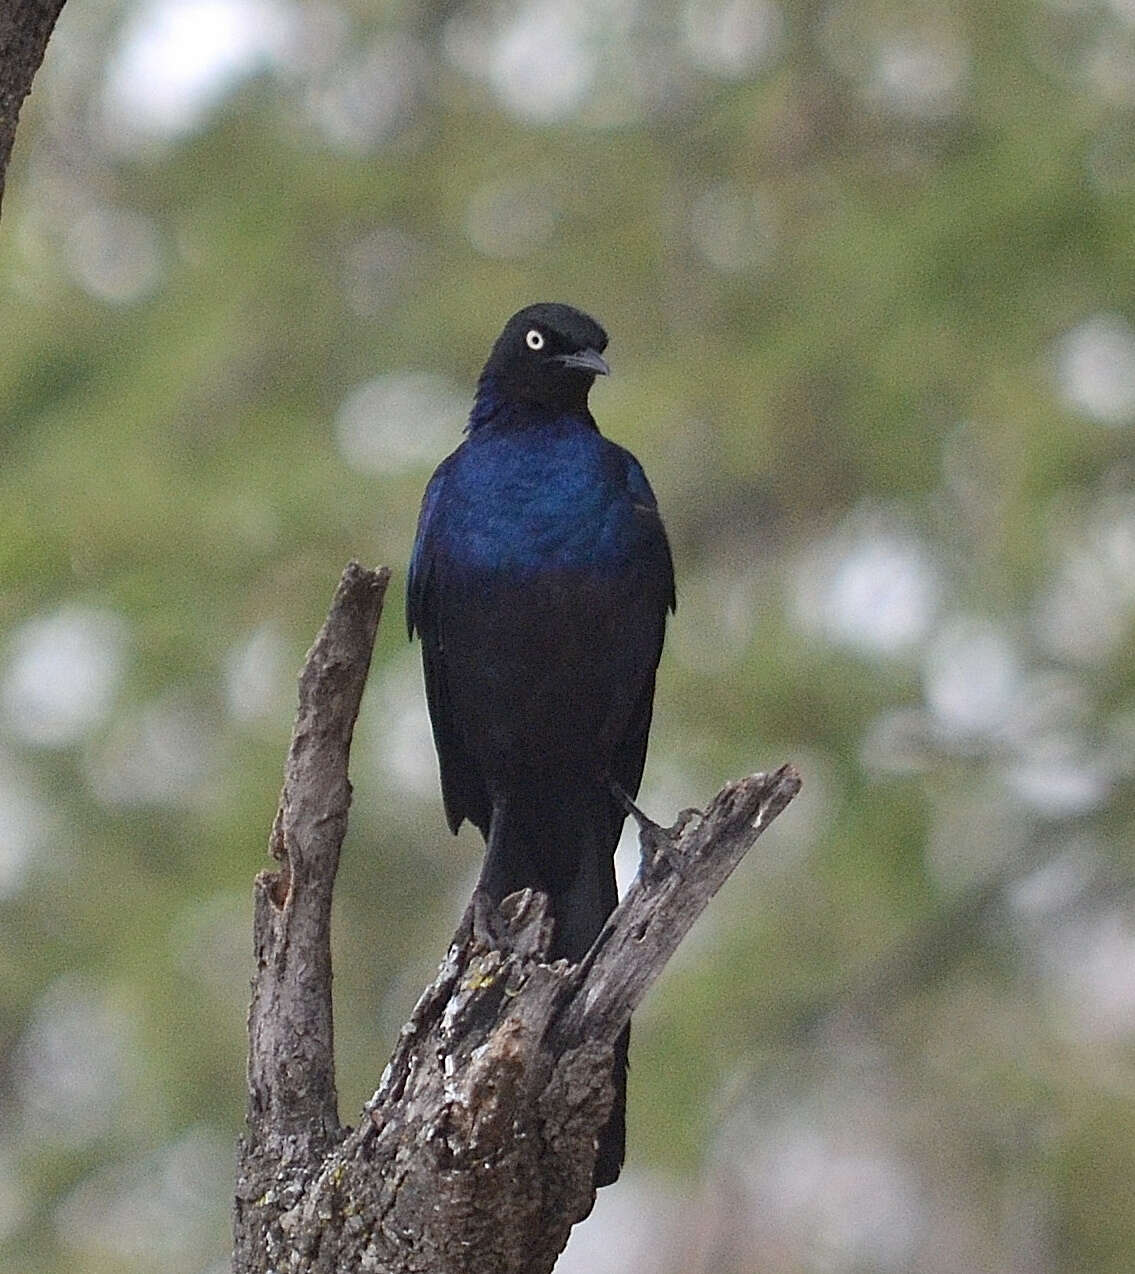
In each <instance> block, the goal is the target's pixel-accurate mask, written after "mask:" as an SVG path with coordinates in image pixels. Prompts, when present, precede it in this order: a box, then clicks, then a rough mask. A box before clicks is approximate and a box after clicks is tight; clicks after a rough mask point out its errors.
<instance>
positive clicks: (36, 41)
mask: <svg viewBox="0 0 1135 1274" xmlns="http://www.w3.org/2000/svg"><path fill="white" fill-rule="evenodd" d="M62 8H63V0H0V203H2V202H3V199H4V177H5V174H6V173H7V171H8V160H9V158H10V157H11V154H12V143H13V141H14V140H15V137H16V123H17V121H18V120H19V118H20V107H21V106H22V105H23V103H24V98H25V97H27V95H28V92H29V90H30V89H31V86H32V80H33V79H34V78H35V73H36V71H38V70H39V67H40V63H41V62H42V61H43V54H44V50H45V49H46V48H47V41H48V37H49V36H50V35H51V32H52V30H53V29H54V27H55V20H56V18H58V17H59V13H60V10H62Z"/></svg>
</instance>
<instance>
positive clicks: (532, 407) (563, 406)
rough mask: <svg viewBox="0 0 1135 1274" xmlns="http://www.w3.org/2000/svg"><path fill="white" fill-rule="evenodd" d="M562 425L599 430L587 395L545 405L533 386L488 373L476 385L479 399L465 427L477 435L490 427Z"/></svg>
mask: <svg viewBox="0 0 1135 1274" xmlns="http://www.w3.org/2000/svg"><path fill="white" fill-rule="evenodd" d="M562 423H578V424H580V425H583V426H585V427H587V428H590V429H595V428H597V426H596V424H595V420H594V418H593V417H592V415H591V412H590V411H588V409H587V394H586V392H584V393H582V394H581V395H580V397H579V399H578V401H576V400H572V401H570V402H568V401H557V402H543V401H541V399H540V395H539V392H538V390H536V389H535V388H534V387H532V386H523V385H521V386H516V385H511V384H505V383H503V382H502V381H501V380H499V379H498V378H497V377H495V376H492V375H489V374H487V373H486V374H484V375H482V376H481V379H480V380H479V381H478V383H477V396H476V398H474V400H473V410H472V411H471V412H470V413H469V423H468V425H466V427H465V428H466V432H468V433H476V432H477V430H478V429H484V428H486V427H487V426H490V425H491V426H493V427H494V428H505V429H512V428H516V429H531V428H534V427H539V426H540V425H548V424H562Z"/></svg>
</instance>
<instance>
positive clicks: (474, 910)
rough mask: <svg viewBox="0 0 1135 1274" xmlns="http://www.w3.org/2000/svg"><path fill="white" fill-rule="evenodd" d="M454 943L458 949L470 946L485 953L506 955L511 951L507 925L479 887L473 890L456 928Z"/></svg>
mask: <svg viewBox="0 0 1135 1274" xmlns="http://www.w3.org/2000/svg"><path fill="white" fill-rule="evenodd" d="M454 942H455V943H456V944H457V945H458V946H460V947H464V946H467V945H469V944H472V945H473V946H476V947H481V948H482V949H483V950H485V951H501V952H505V953H507V952H508V951H509V950H510V949H511V943H510V942H509V938H508V925H507V924H506V923H505V920H504V917H503V916H502V915H501V913H500V911H499V910H498V908H497V905H496V903H494V902H493V899H492V896H491V895H490V894H489V892H488V891H487V890H485V889H481V888H480V887H479V886H478V888H476V889H474V890H473V896H472V898H470V899H469V905H468V906H467V907H466V908H465V914H464V915H463V916H462V917H461V923H460V924H459V925H458V926H457V933H456V934H455V935H454Z"/></svg>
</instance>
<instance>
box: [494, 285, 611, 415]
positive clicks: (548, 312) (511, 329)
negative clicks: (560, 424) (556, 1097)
mask: <svg viewBox="0 0 1135 1274" xmlns="http://www.w3.org/2000/svg"><path fill="white" fill-rule="evenodd" d="M606 348H607V333H606V332H605V331H604V330H603V329H602V328H601V327H600V326H599V324H598V323H596V321H595V320H594V319H593V318H591V317H590V316H589V315H587V314H584V313H583V312H582V310H576V309H573V308H572V307H571V306H570V305H557V304H554V303H551V302H545V303H542V304H540V305H529V306H526V307H525V308H524V309H523V310H520V311H518V312H517V313H516V314H514V315H513V316H512V318H510V319H509V320H508V322H507V323H506V324H505V325H504V331H503V332H501V334H500V336H498V337H497V339H496V343H495V344H494V345H493V350H492V353H491V354H490V355H489V361H488V362H487V363H486V364H485V369H484V371H483V372H482V373H481V387H482V391H486V390H488V391H491V393H492V394H493V395H495V396H497V397H499V398H501V399H503V400H505V401H508V402H514V403H523V404H530V405H532V406H543V407H563V408H565V409H568V410H570V409H573V408H581V407H586V405H587V394H588V391H589V390H590V389H591V385H592V383H593V382H594V380H595V377H596V376H606V375H607V373H608V372H609V371H610V370H611V369H610V368H609V367H608V366H607V364H606V362H605V361H604V359H603V350H605V349H606Z"/></svg>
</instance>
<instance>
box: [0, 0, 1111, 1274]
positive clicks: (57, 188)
mask: <svg viewBox="0 0 1135 1274" xmlns="http://www.w3.org/2000/svg"><path fill="white" fill-rule="evenodd" d="M1133 236H1135V5H1133V4H1132V2H1131V0H1108V2H1103V0H1100V2H1096V0H981V2H978V0H956V2H951V0H945V3H943V2H942V0H938V2H936V3H933V4H931V3H909V2H908V3H898V2H895V3H890V2H887V0H867V2H866V3H859V4H853V3H850V2H849V0H848V2H844V3H821V2H819V0H814V2H806V0H801V2H800V3H791V0H779V2H778V0H659V2H657V3H647V2H646V0H577V2H575V3H571V4H567V3H563V0H516V2H515V3H504V2H503V0H501V2H500V3H477V2H475V0H474V2H470V3H466V4H461V3H446V2H444V0H434V2H432V3H431V2H430V0H420V2H419V3H414V2H413V0H409V2H407V3H402V4H394V3H381V2H380V0H369V2H368V0H70V3H69V4H68V5H67V7H66V9H65V10H64V14H63V18H62V20H61V23H60V25H59V27H58V28H57V31H56V34H55V36H54V37H53V40H52V43H51V46H50V47H49V50H48V57H47V61H46V63H45V65H44V67H43V70H42V72H41V73H40V76H39V78H38V79H37V81H36V86H35V89H34V91H33V94H32V96H31V98H30V99H29V102H28V104H27V105H26V107H25V110H24V117H23V122H22V125H21V133H20V135H19V136H18V138H17V147H16V154H15V158H14V162H13V165H12V167H11V169H10V170H9V174H8V191H7V196H6V199H5V204H4V220H3V223H2V225H0V331H2V332H3V340H2V343H0V457H2V463H0V492H2V496H0V563H2V570H0V918H2V919H0V1106H2V1110H3V1115H2V1118H0V1267H2V1268H3V1269H4V1270H10V1271H12V1272H13V1274H58V1272H59V1271H64V1270H66V1271H71V1270H74V1269H82V1270H84V1271H88V1272H92V1274H126V1272H128V1271H129V1272H138V1274H141V1272H143V1271H144V1272H145V1274H167V1272H168V1274H194V1272H198V1271H199V1272H202V1274H204V1272H205V1271H209V1272H210V1274H219V1272H220V1271H222V1270H224V1269H225V1268H226V1266H227V1249H228V1201H229V1194H230V1190H231V1174H232V1163H233V1153H232V1146H233V1142H234V1139H235V1137H236V1135H237V1133H238V1131H239V1129H240V1125H241V1119H242V1113H243V1101H244V1083H243V1065H244V1045H245V1040H244V1012H245V1007H246V1001H247V994H248V985H247V977H248V974H249V972H250V967H251V956H250V932H251V922H250V907H249V903H250V881H251V878H252V875H253V873H254V872H255V871H256V870H257V869H259V868H260V867H262V866H264V865H266V859H265V844H266V838H267V834H268V828H269V823H270V821H271V817H272V814H273V811H274V808H275V800H276V795H277V792H278V786H279V779H280V771H281V765H282V761H283V756H284V750H285V746H286V742H287V736H288V730H289V726H290V721H291V715H292V711H293V703H294V675H295V672H296V670H297V669H298V667H299V664H300V661H301V658H302V656H303V652H304V650H305V649H306V647H307V645H308V644H309V642H310V640H311V639H312V637H313V636H314V633H315V631H316V629H317V627H318V625H319V623H320V622H321V619H322V616H323V613H324V610H325V606H326V604H327V602H328V600H329V598H330V596H331V592H332V589H333V587H334V584H335V580H336V578H337V576H338V573H339V570H340V568H341V567H342V565H343V564H344V562H345V561H346V560H347V559H348V558H349V557H352V556H357V557H359V558H361V559H363V560H364V561H366V562H368V563H379V562H385V563H388V564H390V565H391V566H392V567H394V569H395V571H396V576H395V584H394V586H393V587H392V590H391V600H390V603H389V605H388V608H387V615H386V620H385V622H384V625H383V628H382V630H381V632H380V636H379V649H378V651H377V655H376V661H375V666H374V668H373V671H372V674H371V685H370V689H369V691H368V695H367V698H366V700H365V702H364V706H363V714H362V718H361V721H360V728H359V732H358V736H357V740H356V748H355V754H354V764H353V775H354V781H355V789H356V791H355V807H354V816H353V821H352V827H351V832H350V836H349V839H348V844H347V847H346V852H345V860H344V864H343V868H342V871H341V876H340V886H339V891H338V895H337V916H336V932H335V939H336V952H337V965H336V971H337V975H338V977H337V983H336V993H337V1028H338V1031H337V1034H338V1046H339V1064H340V1091H341V1096H342V1105H343V1112H342V1113H343V1115H344V1117H345V1118H347V1119H351V1118H353V1117H354V1116H355V1115H356V1113H357V1112H358V1110H359V1108H360V1106H361V1104H362V1102H363V1101H364V1100H365V1098H366V1096H367V1095H368V1092H369V1087H370V1085H372V1084H373V1083H374V1082H375V1080H376V1078H377V1076H378V1074H379V1073H380V1071H381V1069H382V1066H383V1064H384V1062H385V1060H386V1056H387V1054H388V1051H389V1049H390V1047H391V1045H392V1043H393V1040H394V1037H395V1034H396V1032H397V1029H398V1027H399V1025H400V1024H401V1023H402V1022H403V1021H404V1019H405V1018H406V1016H407V1015H408V1013H409V1010H410V1008H411V1006H412V1004H413V1002H414V999H415V996H416V993H417V991H418V989H419V988H420V987H421V986H422V985H424V983H425V982H426V981H427V980H428V978H429V977H430V975H431V973H432V970H433V968H434V965H435V963H436V961H437V960H438V959H439V958H440V956H441V955H442V953H443V950H444V945H445V942H446V940H447V939H448V937H449V935H450V933H451V932H452V928H453V925H454V923H455V921H456V919H457V917H458V915H459V913H460V910H461V907H462V904H463V902H464V899H465V897H466V896H467V891H468V889H469V887H470V885H471V882H472V879H473V876H474V874H475V872H476V869H477V865H478V862H479V858H480V851H479V843H478V839H477V837H476V836H475V835H474V834H471V833H469V832H468V829H466V830H465V831H464V832H463V833H462V836H461V837H460V838H458V840H456V841H454V840H453V839H452V838H451V837H450V836H449V834H448V832H447V830H446V828H445V825H444V821H443V817H442V810H441V801H440V796H439V793H438V789H437V779H436V770H435V762H434V758H433V751H432V746H431V743H430V739H429V733H428V725H427V718H426V713H425V705H424V697H423V693H422V689H421V684H420V674H419V668H418V652H417V650H416V649H414V648H412V647H410V646H408V644H407V642H406V640H405V635H404V628H403V623H402V620H403V615H402V608H401V602H400V589H401V585H402V583H403V582H404V572H405V563H406V559H407V555H408V551H409V546H410V542H411V539H412V534H413V527H414V521H415V517H416V514H417V504H418V499H419V497H420V494H421V490H422V487H423V485H424V482H425V480H426V478H427V476H428V474H429V472H430V470H431V468H432V466H433V465H434V464H435V463H436V462H437V461H438V460H440V459H441V457H442V456H443V455H444V454H445V453H446V452H447V451H448V450H450V449H451V448H452V447H453V446H454V445H455V444H456V443H457V442H458V440H459V438H460V431H461V426H462V424H463V419H464V413H465V411H466V410H467V407H468V404H469V402H470V399H471V394H472V388H473V384H474V380H475V376H476V373H477V371H478V370H479V367H480V364H481V362H482V360H483V358H484V357H485V354H486V352H487V350H488V346H489V343H490V342H491V340H492V339H493V337H494V336H495V335H496V333H497V331H498V330H499V328H500V326H501V324H502V322H503V320H504V319H505V318H506V317H507V316H508V315H509V314H510V313H511V312H512V311H513V310H514V309H516V308H518V307H519V306H520V305H522V304H525V303H528V302H530V301H533V300H537V299H548V300H565V301H570V302H572V303H575V304H577V305H580V306H582V307H584V308H586V309H588V310H590V311H591V312H593V313H594V314H595V315H596V316H597V317H599V318H600V319H601V321H603V322H604V324H605V325H606V326H607V328H608V331H609V332H610V334H611V346H610V350H609V354H610V357H611V361H612V363H613V366H614V369H615V375H613V376H612V377H611V378H610V380H609V381H604V382H603V383H602V384H600V385H599V386H597V388H596V391H595V393H594V395H593V400H592V401H593V406H594V408H595V411H596V414H597V416H598V418H599V420H600V422H601V425H602V427H603V428H604V431H605V432H607V433H608V434H609V435H611V436H612V437H614V438H615V439H617V440H618V441H619V442H622V443H624V444H626V445H627V446H629V447H631V448H632V449H633V450H634V451H635V452H636V453H637V454H638V455H639V457H640V458H641V460H642V461H643V463H644V465H645V466H646V469H647V471H648V472H649V474H650V475H651V477H652V480H653V482H654V485H655V488H656V490H657V492H658V495H659V499H660V502H661V504H662V507H663V511H664V513H665V516H666V519H667V522H668V525H669V528H670V532H671V536H672V539H673V543H674V549H675V557H676V562H677V569H678V578H679V594H680V603H679V610H678V614H677V617H676V619H675V621H674V623H673V625H672V628H671V635H670V640H669V643H668V647H667V652H666V654H665V655H664V657H663V662H662V668H661V673H660V682H659V686H660V689H659V697H658V706H657V715H656V727H655V731H654V739H653V746H652V751H651V755H650V759H649V761H648V766H647V777H646V782H645V786H644V790H643V803H644V804H645V806H646V808H647V809H648V810H649V811H651V812H652V813H653V814H654V815H656V816H657V817H659V818H662V819H664V820H666V821H668V820H669V819H670V817H671V816H672V815H673V814H674V813H675V812H676V811H677V810H678V809H679V808H681V807H682V806H685V805H690V804H696V803H698V802H700V801H704V800H705V799H707V798H708V797H709V796H710V795H711V794H712V793H713V792H714V791H715V790H716V789H717V787H718V786H719V785H720V784H721V783H722V782H723V781H725V780H726V779H728V778H730V777H733V776H738V775H740V774H743V773H747V772H748V771H750V770H753V769H760V768H769V767H771V766H772V765H775V764H777V763H779V762H781V761H784V760H794V761H795V762H796V763H797V764H798V765H799V766H800V768H801V769H802V770H803V772H804V775H805V783H806V786H805V791H804V794H803V795H802V797H801V798H800V800H799V801H798V803H797V805H796V806H794V807H793V809H792V810H790V811H789V813H788V814H787V815H786V816H785V817H784V819H783V820H782V821H781V823H780V824H778V826H777V827H776V828H775V829H774V831H773V832H772V833H771V834H770V835H769V837H768V838H767V839H766V840H764V841H762V842H761V844H760V847H759V848H758V850H757V851H756V852H755V853H754V854H753V855H752V861H749V862H747V863H745V864H744V865H743V867H742V869H741V871H739V872H738V874H737V875H736V876H735V877H734V878H733V879H732V880H731V881H730V882H729V884H728V886H727V887H726V888H725V890H724V891H723V892H722V894H721V895H720V896H719V897H718V899H717V900H715V902H714V904H713V906H712V908H711V909H710V911H709V913H707V915H706V917H705V918H704V919H703V921H702V922H701V923H700V925H699V927H698V928H697V929H696V930H695V932H694V934H693V935H692V937H691V940H690V941H689V942H688V943H687V944H686V946H685V947H683V949H682V952H681V953H680V955H679V958H678V960H677V961H676V962H675V963H674V965H673V966H672V967H671V969H670V970H669V972H668V974H667V976H666V977H665V978H664V980H663V982H662V984H661V986H660V987H659V988H658V989H657V990H656V992H655V993H654V994H653V995H652V996H651V998H650V999H649V1000H648V1002H647V1004H646V1005H645V1007H644V1009H643V1011H642V1012H640V1013H639V1014H638V1016H637V1017H636V1034H635V1041H634V1049H633V1057H632V1071H631V1099H630V1120H631V1122H630V1140H629V1147H630V1157H629V1163H628V1168H627V1171H626V1174H625V1176H624V1178H623V1180H622V1182H621V1183H620V1184H619V1185H618V1186H616V1187H614V1188H613V1189H611V1190H607V1191H604V1192H603V1194H602V1196H601V1198H600V1201H599V1204H598V1206H597V1208H596V1211H595V1213H594V1214H593V1216H592V1217H591V1219H590V1220H588V1221H587V1222H586V1223H585V1224H584V1225H583V1226H581V1227H579V1229H577V1231H576V1234H575V1236H574V1237H573V1240H572V1243H571V1245H570V1246H569V1248H568V1251H567V1253H566V1254H565V1256H564V1257H563V1259H562V1261H561V1265H560V1268H561V1269H562V1270H563V1271H564V1274H583V1272H585V1271H587V1272H590V1274H608V1272H613V1271H620V1272H622V1274H635V1272H636V1271H652V1272H658V1274H757V1272H758V1271H760V1272H761V1274H810V1272H812V1271H815V1272H820V1271H823V1272H825V1274H845V1272H846V1274H851V1272H852V1271H881V1272H884V1274H886V1272H890V1271H919V1272H920V1274H963V1272H971V1271H984V1270H988V1271H999V1272H1007V1274H1014V1272H1017V1271H1020V1272H1022V1274H1023V1272H1025V1271H1027V1272H1028V1274H1064V1272H1067V1274H1073V1272H1074V1274H1082V1272H1083V1271H1094V1272H1096V1274H1121V1272H1127V1271H1130V1270H1131V1268H1132V1260H1133V1258H1132V1253H1133V1252H1135V1206H1133V1204H1135V1199H1133V1194H1132V1185H1131V1182H1132V1180H1133V1179H1135V913H1133V909H1132V903H1133V900H1135V871H1133V867H1132V854H1131V826H1132V822H1133V819H1135V786H1133V783H1132V777H1133V769H1135V673H1133V669H1132V653H1133V651H1135V490H1133V477H1135V473H1133V459H1135V456H1133V451H1132V429H1133V427H1135V326H1133V320H1135V296H1133V293H1132V277H1133V268H1132V267H1133V264H1135V263H1133ZM625 849H626V853H625V862H624V863H623V866H624V868H625V873H629V872H633V870H634V850H633V846H632V845H631V844H630V843H629V842H626V844H625Z"/></svg>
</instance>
